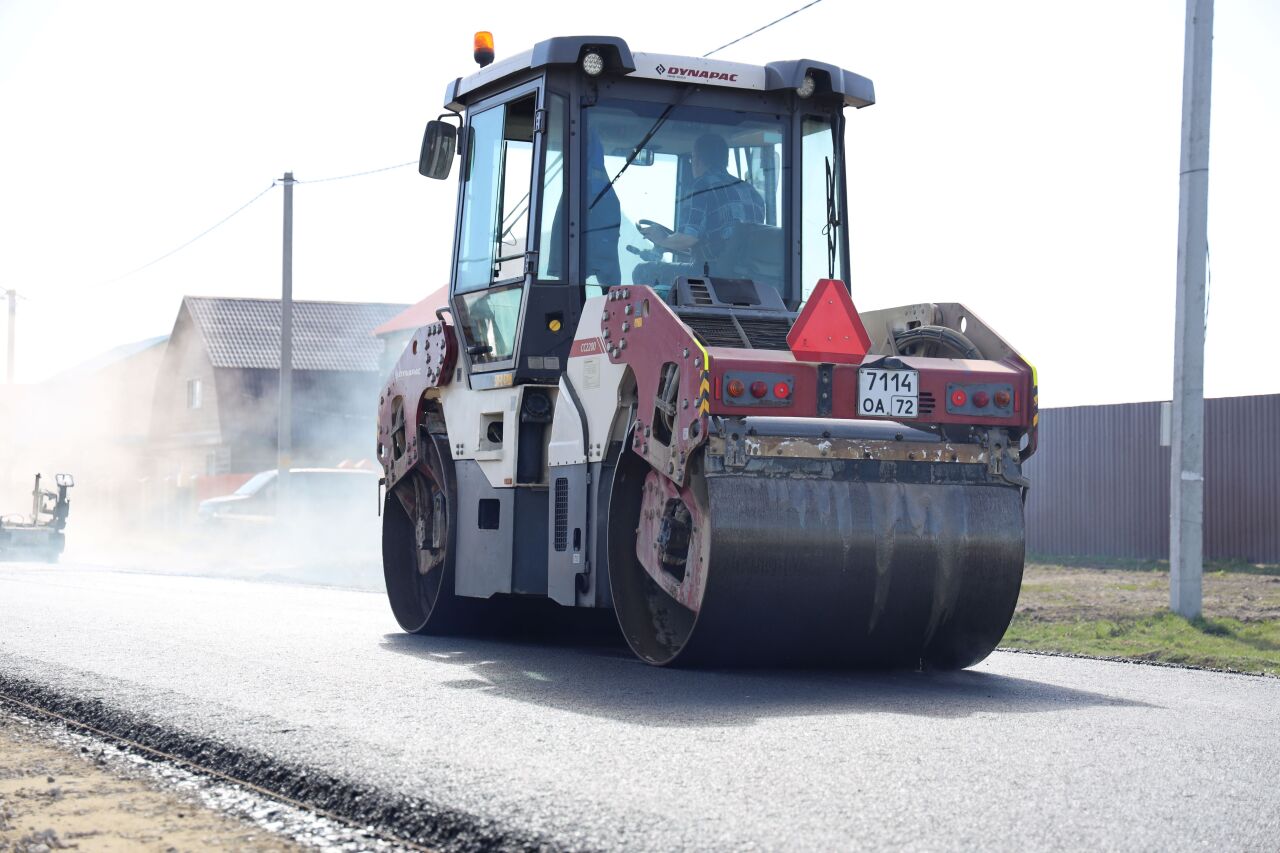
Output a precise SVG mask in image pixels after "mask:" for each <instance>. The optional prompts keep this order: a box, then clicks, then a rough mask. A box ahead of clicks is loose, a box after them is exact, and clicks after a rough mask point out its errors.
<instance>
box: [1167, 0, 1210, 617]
mask: <svg viewBox="0 0 1280 853" xmlns="http://www.w3.org/2000/svg"><path fill="white" fill-rule="evenodd" d="M1212 64H1213V0H1187V29H1186V53H1185V56H1184V58H1183V65H1182V154H1181V161H1180V165H1179V179H1178V183H1179V186H1178V301H1177V312H1176V314H1177V319H1176V321H1175V328H1174V334H1175V337H1174V347H1173V359H1174V364H1173V444H1172V447H1173V452H1172V454H1171V457H1172V462H1171V465H1170V487H1169V608H1170V609H1171V610H1173V612H1175V613H1177V614H1179V615H1181V616H1185V617H1186V618H1188V619H1194V618H1195V617H1197V616H1199V615H1200V612H1201V611H1200V608H1201V577H1202V575H1203V573H1204V333H1205V275H1206V267H1207V263H1206V262H1207V259H1208V254H1209V237H1208V207H1209V96H1210V92H1211V89H1212V74H1211V70H1212Z"/></svg>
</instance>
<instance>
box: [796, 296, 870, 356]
mask: <svg viewBox="0 0 1280 853" xmlns="http://www.w3.org/2000/svg"><path fill="white" fill-rule="evenodd" d="M787 346H789V347H791V352H792V354H793V355H795V357H796V358H797V359H798V360H800V361H826V362H831V363H833V364H861V363H862V359H863V358H864V357H866V354H867V353H868V352H870V351H871V338H870V337H869V336H868V335H867V329H866V327H865V326H863V325H862V318H860V317H859V316H858V309H857V308H854V307H853V300H852V299H851V298H850V297H849V291H848V290H846V289H845V286H844V282H842V281H837V280H835V279H832V278H824V279H821V280H820V281H819V282H818V286H817V287H815V288H814V289H813V293H811V294H810V295H809V301H808V302H806V303H805V304H804V308H803V309H802V310H801V311H800V316H799V317H798V318H796V322H795V325H793V326H792V327H791V331H790V332H788V333H787Z"/></svg>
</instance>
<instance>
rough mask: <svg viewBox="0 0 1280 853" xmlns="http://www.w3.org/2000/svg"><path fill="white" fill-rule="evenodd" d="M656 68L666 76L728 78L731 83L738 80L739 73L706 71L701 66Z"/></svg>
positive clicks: (706, 78)
mask: <svg viewBox="0 0 1280 853" xmlns="http://www.w3.org/2000/svg"><path fill="white" fill-rule="evenodd" d="M654 70H655V71H657V72H658V73H659V74H661V75H663V76H665V77H689V78H692V77H698V78H700V79H703V80H727V81H728V82H730V83H736V82H737V81H738V75H737V74H726V73H725V72H723V71H706V70H704V69H701V68H677V67H675V66H671V67H667V66H665V65H659V66H658V67H657V68H655V69H654Z"/></svg>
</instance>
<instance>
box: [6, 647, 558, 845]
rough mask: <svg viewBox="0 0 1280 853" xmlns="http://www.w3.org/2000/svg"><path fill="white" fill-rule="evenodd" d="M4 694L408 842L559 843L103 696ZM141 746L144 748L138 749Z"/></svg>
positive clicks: (44, 690) (26, 689) (22, 688)
mask: <svg viewBox="0 0 1280 853" xmlns="http://www.w3.org/2000/svg"><path fill="white" fill-rule="evenodd" d="M6 699H13V700H17V701H18V702H21V703H25V704H27V705H31V706H34V707H35V708H37V709H40V710H43V711H45V712H47V713H49V714H53V715H57V716H58V717H63V718H66V720H67V721H69V722H70V724H71V725H81V726H85V727H86V728H88V729H89V730H91V731H93V732H95V733H97V734H99V735H103V736H105V737H108V738H111V739H113V740H115V741H116V742H117V746H119V747H121V748H123V749H125V750H129V751H139V752H141V753H142V754H146V752H145V750H152V751H154V752H157V753H162V754H163V755H165V756H170V757H173V758H177V759H179V760H181V761H182V762H184V763H186V764H187V765H188V766H189V768H190V769H191V770H192V771H193V772H196V773H212V774H216V775H217V776H220V777H222V778H223V779H224V780H229V781H231V782H233V783H234V782H239V783H242V784H246V785H249V786H252V787H254V788H257V789H259V790H261V791H262V792H263V793H265V794H267V795H274V796H278V797H280V798H282V799H284V800H285V801H287V802H290V803H292V804H295V805H301V806H303V807H309V808H313V809H316V810H320V811H323V812H326V813H328V814H329V815H331V816H333V817H335V818H338V819H340V820H342V821H346V822H349V823H351V824H354V825H356V826H371V827H376V828H378V829H379V830H381V831H382V832H384V833H386V834H387V835H390V836H392V838H393V839H394V840H398V841H401V842H402V843H408V844H411V845H414V846H417V847H422V848H429V849H432V850H439V851H443V852H444V853H476V852H478V851H490V850H493V851H502V853H508V851H512V853H514V851H546V850H554V849H558V845H555V844H553V843H551V842H550V841H549V840H547V839H544V838H537V837H533V836H530V835H528V834H523V833H517V832H513V831H511V830H510V829H508V828H505V827H503V826H501V825H499V824H498V823H496V822H494V821H491V820H487V819H485V818H481V817H478V816H476V815H472V814H468V813H464V812H461V811H458V810H455V809H450V808H448V807H446V806H443V805H441V804H439V803H432V802H430V801H428V800H426V799H420V798H417V797H406V796H404V795H401V794H394V793H390V792H387V791H383V790H381V789H378V788H375V787H372V786H368V785H359V784H356V783H353V782H351V781H350V780H347V779H343V778H341V777H339V776H335V775H333V774H331V773H328V772H326V771H323V770H319V769H316V768H313V767H306V766H302V765H296V764H292V763H289V762H283V761H280V760H279V759H276V758H273V757H272V756H271V755H268V754H264V753H261V752H258V751H256V750H249V749H241V748H238V747H235V746H233V745H231V744H228V743H226V742H223V741H220V740H216V739H212V738H207V737H204V736H202V735H198V734H195V733H192V732H189V731H183V730H181V729H175V728H170V727H166V726H162V725H159V724H157V723H155V722H153V721H151V720H147V719H143V718H141V717H139V716H136V715H133V714H128V713H125V712H123V711H120V710H119V709H117V708H114V707H112V706H110V705H108V704H106V703H104V702H102V701H101V700H98V699H84V698H79V697H75V696H71V695H68V694H66V693H63V692H62V691H59V690H55V689H52V688H49V687H46V686H44V685H41V684H37V683H35V682H33V681H31V680H29V679H26V678H21V677H17V676H12V675H8V674H6V673H3V672H0V703H3V704H4V705H6V706H7V707H8V709H9V710H11V711H12V712H14V713H17V714H19V715H23V716H30V715H31V714H32V712H31V710H30V709H29V708H24V707H23V706H22V705H21V704H17V703H15V702H12V701H5V700H6ZM138 746H141V747H144V748H145V750H137V747H138ZM149 757H154V756H149Z"/></svg>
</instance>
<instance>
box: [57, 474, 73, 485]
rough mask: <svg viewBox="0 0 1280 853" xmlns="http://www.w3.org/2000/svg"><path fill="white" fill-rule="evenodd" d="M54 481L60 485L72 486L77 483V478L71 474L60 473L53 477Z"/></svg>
mask: <svg viewBox="0 0 1280 853" xmlns="http://www.w3.org/2000/svg"><path fill="white" fill-rule="evenodd" d="M53 481H54V482H55V483H57V484H58V485H59V486H67V487H71V486H74V485H75V484H76V478H75V477H73V476H71V475H70V474H58V475H57V476H56V477H54V478H53Z"/></svg>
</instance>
